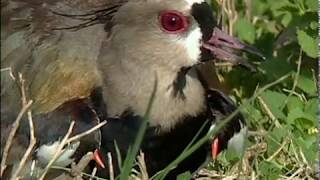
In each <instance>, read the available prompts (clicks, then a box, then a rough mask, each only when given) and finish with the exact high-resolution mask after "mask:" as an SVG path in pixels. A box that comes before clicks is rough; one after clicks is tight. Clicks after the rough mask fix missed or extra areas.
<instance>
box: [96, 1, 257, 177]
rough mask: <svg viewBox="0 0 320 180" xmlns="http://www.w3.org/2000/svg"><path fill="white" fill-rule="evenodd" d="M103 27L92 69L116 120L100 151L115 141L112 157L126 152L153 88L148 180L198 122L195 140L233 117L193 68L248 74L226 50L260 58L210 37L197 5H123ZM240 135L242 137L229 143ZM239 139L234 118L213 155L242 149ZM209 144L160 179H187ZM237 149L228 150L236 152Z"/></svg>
mask: <svg viewBox="0 0 320 180" xmlns="http://www.w3.org/2000/svg"><path fill="white" fill-rule="evenodd" d="M111 24H112V25H113V26H112V27H111V31H110V34H109V35H108V39H107V40H106V41H105V42H104V43H103V45H102V48H101V53H100V55H99V57H98V62H97V64H98V69H99V72H100V76H101V78H102V80H101V81H102V86H101V87H102V90H101V91H102V92H101V93H102V94H103V97H104V102H105V103H106V107H107V108H106V109H107V114H108V116H110V117H118V118H116V119H112V120H109V126H105V127H102V129H101V132H102V147H104V148H105V149H107V151H111V152H113V154H115V147H114V145H113V143H114V140H115V139H116V142H117V145H118V148H119V149H120V151H122V152H126V150H127V149H128V148H129V147H130V143H128V142H131V143H132V142H133V139H132V138H133V137H135V136H133V135H132V134H134V133H135V132H137V127H139V123H141V119H142V117H143V115H144V113H145V112H146V110H147V108H148V106H149V99H150V94H151V92H152V91H153V88H154V84H155V83H156V84H157V87H156V92H155V95H154V100H153V103H152V105H151V112H150V115H149V116H148V118H149V128H148V129H147V132H146V135H145V139H144V141H143V142H142V145H141V149H142V151H143V152H145V157H146V165H147V169H148V172H149V173H150V174H151V175H154V174H156V173H157V172H159V171H160V170H162V169H163V168H165V167H166V165H168V164H169V163H170V162H171V161H173V160H174V159H175V158H177V157H178V155H179V154H180V153H181V152H182V151H183V150H184V148H185V147H186V146H187V145H188V143H189V142H190V141H191V140H192V138H193V137H194V135H195V134H196V133H197V132H198V131H199V130H200V128H201V127H202V126H203V125H204V124H205V122H206V120H209V121H210V123H209V124H208V125H206V126H205V127H204V130H203V132H202V134H201V135H202V136H203V135H204V133H205V132H207V131H208V130H209V129H210V128H211V127H213V126H214V125H216V124H217V123H218V122H219V120H221V119H223V117H227V116H228V115H230V114H231V113H232V112H234V111H235V110H236V105H235V103H234V102H233V101H232V100H231V99H230V98H228V97H227V96H226V95H224V94H223V93H221V92H219V91H217V90H212V89H206V87H205V84H204V82H203V81H202V80H201V77H199V73H198V72H197V70H196V68H195V67H196V66H197V65H198V64H200V63H203V62H205V61H208V60H209V59H213V58H217V59H222V60H226V61H228V62H231V63H233V64H241V65H243V66H245V67H247V68H249V69H251V70H252V69H253V66H251V65H250V63H248V62H247V61H246V60H244V59H243V58H241V57H239V56H237V55H235V54H234V53H232V50H244V51H247V52H250V53H253V54H256V55H258V56H261V57H263V56H262V54H261V53H260V52H259V51H258V50H256V48H254V47H251V46H249V45H246V44H243V43H241V42H240V41H239V40H237V39H235V38H233V37H231V36H229V35H227V34H226V33H224V32H223V31H221V30H220V29H218V28H217V25H216V22H215V19H214V17H213V15H212V11H211V8H210V6H209V4H207V3H206V2H205V1H200V0H199V1H188V0H177V1H161V0H158V1H148V0H146V1H143V0H136V1H129V2H127V3H126V4H124V5H122V6H121V7H119V9H118V10H117V12H116V13H115V14H114V16H113V18H112V23H111ZM230 49H231V50H230ZM129 121H130V122H129ZM115 131H116V132H121V133H119V134H117V133H116V132H115ZM240 132H241V133H243V135H237V133H240ZM245 132H246V127H245V120H244V118H243V116H242V115H241V114H238V115H237V116H236V117H235V118H233V120H232V121H230V122H229V124H228V125H227V126H226V127H225V128H224V129H223V130H222V131H220V132H219V134H218V136H217V138H216V139H217V140H218V144H219V147H218V148H219V150H217V151H220V150H221V149H225V148H226V147H227V146H228V143H230V144H232V142H233V143H239V144H241V143H244V141H245V137H244V136H245V134H246V133H245ZM232 138H236V139H237V140H234V139H232ZM128 139H131V140H130V141H128ZM210 143H211V142H208V144H207V145H204V146H202V147H201V148H200V149H198V151H197V152H195V153H194V155H193V156H191V157H190V158H188V159H186V160H185V161H183V162H182V164H181V165H178V167H176V168H175V169H174V170H173V171H172V172H171V175H169V176H168V178H169V179H171V178H175V176H176V175H178V174H179V173H183V172H185V171H187V170H191V171H195V170H196V169H197V168H198V167H199V166H200V165H201V164H202V163H203V162H204V161H205V159H206V156H207V153H205V152H207V151H208V150H207V149H208V148H207V147H208V146H209V144H210ZM239 144H238V145H234V147H236V148H238V149H243V148H242V146H243V145H239ZM230 146H232V145H230ZM220 148H221V149H220ZM105 176H107V175H105Z"/></svg>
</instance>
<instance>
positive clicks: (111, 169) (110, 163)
mask: <svg viewBox="0 0 320 180" xmlns="http://www.w3.org/2000/svg"><path fill="white" fill-rule="evenodd" d="M107 156H108V165H109V178H110V180H114V170H113V163H112V156H111V152H108V154H107Z"/></svg>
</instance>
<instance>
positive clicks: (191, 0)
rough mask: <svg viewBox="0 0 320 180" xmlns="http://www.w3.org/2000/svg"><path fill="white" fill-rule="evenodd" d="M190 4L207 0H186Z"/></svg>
mask: <svg viewBox="0 0 320 180" xmlns="http://www.w3.org/2000/svg"><path fill="white" fill-rule="evenodd" d="M185 1H186V2H187V3H188V4H189V6H192V5H193V4H194V3H199V4H200V3H203V2H205V0H185Z"/></svg>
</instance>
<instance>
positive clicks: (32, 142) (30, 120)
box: [11, 110, 36, 180]
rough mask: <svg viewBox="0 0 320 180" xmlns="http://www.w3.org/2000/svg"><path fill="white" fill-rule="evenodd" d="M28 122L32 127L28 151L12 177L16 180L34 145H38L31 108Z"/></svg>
mask: <svg viewBox="0 0 320 180" xmlns="http://www.w3.org/2000/svg"><path fill="white" fill-rule="evenodd" d="M28 122H29V129H30V142H29V146H28V148H27V150H26V152H25V153H24V155H23V157H22V159H21V161H20V163H19V166H18V168H17V170H16V171H15V173H14V174H13V176H12V177H11V179H12V180H15V179H16V178H17V177H18V175H19V173H20V171H21V170H22V169H23V167H24V165H25V164H26V162H27V159H28V157H30V155H31V153H32V150H33V148H34V146H35V145H36V137H35V135H34V125H33V120H32V114H31V111H30V110H29V111H28Z"/></svg>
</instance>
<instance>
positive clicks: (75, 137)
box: [66, 121, 107, 144]
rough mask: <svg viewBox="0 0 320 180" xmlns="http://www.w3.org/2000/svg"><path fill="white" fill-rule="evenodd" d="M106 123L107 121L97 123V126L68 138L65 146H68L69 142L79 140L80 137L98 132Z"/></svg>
mask: <svg viewBox="0 0 320 180" xmlns="http://www.w3.org/2000/svg"><path fill="white" fill-rule="evenodd" d="M106 123H107V121H102V122H101V123H99V124H98V125H96V126H94V127H93V128H91V129H89V130H87V131H85V132H83V133H80V134H78V135H75V136H73V137H71V138H69V139H68V140H67V142H66V144H69V143H71V142H74V141H77V140H79V139H81V138H82V137H84V136H87V135H89V134H91V133H92V132H94V131H96V130H98V129H99V128H101V127H102V126H104V125H105V124H106Z"/></svg>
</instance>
